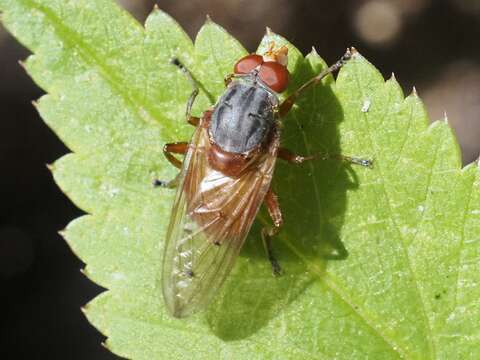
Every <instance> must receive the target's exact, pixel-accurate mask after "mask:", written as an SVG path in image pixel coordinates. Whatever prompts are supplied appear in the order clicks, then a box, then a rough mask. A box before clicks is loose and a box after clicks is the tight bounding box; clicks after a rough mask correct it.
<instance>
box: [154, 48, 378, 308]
mask: <svg viewBox="0 0 480 360" xmlns="http://www.w3.org/2000/svg"><path fill="white" fill-rule="evenodd" d="M274 47H275V45H274V44H273V43H272V44H271V46H270V48H269V49H268V50H267V51H266V52H265V53H264V54H263V55H259V54H250V55H247V56H245V57H243V58H241V59H240V60H238V61H237V62H236V64H235V65H234V68H233V74H231V75H229V76H227V77H226V78H225V84H226V90H225V92H224V94H223V95H222V96H221V98H220V99H219V100H218V102H217V104H216V105H215V106H214V107H213V108H212V109H209V110H207V111H205V112H204V113H203V116H202V117H201V118H198V117H194V116H192V115H191V108H192V104H193V102H194V100H195V97H196V96H197V95H198V86H197V84H196V82H195V80H194V78H193V76H192V75H191V73H190V72H189V71H188V70H187V69H186V68H185V67H184V66H183V65H182V64H181V63H180V61H179V60H178V59H174V60H172V63H173V64H175V65H176V66H177V67H178V68H179V69H180V70H181V71H182V72H183V73H184V74H185V75H186V76H187V78H188V79H189V81H190V83H191V84H192V87H193V91H192V94H191V96H190V98H189V100H188V103H187V110H186V119H187V121H188V122H189V123H190V124H192V125H194V126H195V127H196V130H195V132H194V134H193V137H192V139H191V140H190V142H189V143H186V142H177V143H171V144H166V145H165V147H164V154H165V156H166V158H167V159H168V160H169V161H170V162H171V163H172V164H173V165H174V166H176V167H178V168H180V169H181V171H180V173H179V174H178V176H177V177H176V178H175V179H174V180H172V181H170V182H164V181H159V180H156V181H155V184H156V185H159V186H163V187H177V192H176V197H175V201H174V205H173V209H172V213H171V218H170V223H169V226H168V231H167V237H166V245H165V252H164V257H163V265H162V266H163V273H162V287H163V297H164V299H165V303H166V306H167V309H168V310H169V312H170V313H171V314H172V315H173V316H175V317H186V316H188V315H190V314H192V313H194V312H196V311H197V310H200V309H202V308H204V307H206V306H207V305H208V304H209V302H210V301H211V300H212V299H213V297H214V295H215V294H216V292H217V291H218V289H219V288H220V287H221V286H222V284H223V283H224V281H225V279H226V277H227V275H228V274H229V273H230V271H231V269H232V268H233V265H234V263H235V259H236V258H237V256H238V254H239V252H240V250H241V248H242V245H243V243H244V241H245V238H246V236H247V234H248V232H249V230H250V228H251V226H252V223H253V221H254V219H255V217H256V215H257V212H258V211H259V208H260V205H261V204H262V203H265V205H266V207H267V209H268V213H269V214H270V217H271V218H272V220H273V226H272V227H269V228H264V229H263V230H262V233H261V237H262V240H263V244H264V246H265V249H266V252H267V256H268V259H269V260H270V262H271V264H272V270H273V273H274V274H275V275H277V274H280V271H281V270H280V266H279V264H278V262H277V260H276V259H275V257H274V255H273V253H272V246H271V239H272V237H273V236H274V235H275V234H276V233H277V232H278V231H279V229H280V227H281V226H282V224H283V218H282V212H281V210H280V206H279V202H278V199H277V196H276V194H275V193H274V192H273V191H272V188H271V180H272V175H273V171H274V169H275V162H276V160H277V158H280V159H283V160H286V161H288V162H290V163H294V164H300V163H303V162H304V161H307V160H311V159H314V158H317V157H318V156H300V155H297V154H294V153H292V152H290V151H288V150H287V149H284V148H282V147H280V126H279V125H280V122H281V121H282V118H284V117H285V115H286V114H287V113H288V112H289V110H290V109H291V108H292V106H293V104H294V103H295V100H296V99H297V97H298V96H299V95H300V94H301V93H303V92H304V91H305V90H306V89H307V88H309V87H311V86H314V85H316V84H318V83H319V82H320V81H321V80H322V79H323V78H324V77H325V76H326V75H328V74H330V73H332V72H334V71H336V70H338V69H339V68H340V67H341V66H342V65H343V64H344V63H345V62H346V61H348V60H349V59H350V58H351V56H352V52H353V51H355V50H354V49H348V50H347V52H346V53H345V54H344V55H343V56H342V58H341V59H340V60H339V61H337V62H336V63H335V64H334V65H332V66H330V67H329V68H328V69H325V70H324V71H322V72H321V73H320V74H318V75H317V76H315V77H314V78H312V79H311V80H309V81H307V82H306V83H305V84H303V85H302V86H300V87H299V88H298V89H297V90H296V91H294V92H293V93H292V94H291V95H290V96H288V97H287V98H286V99H285V100H284V101H283V102H280V100H279V98H278V94H280V93H282V92H283V91H285V89H286V88H287V85H288V79H289V72H288V70H287V61H288V48H287V47H286V46H282V47H280V48H278V49H274ZM173 154H184V155H185V158H184V160H183V163H182V162H181V161H180V160H178V159H177V158H176V157H175V156H174V155H173ZM335 157H336V158H338V157H340V158H341V159H343V160H347V161H350V162H352V163H355V164H359V165H363V166H370V165H371V161H369V160H362V159H358V158H352V157H345V156H340V155H337V156H335ZM323 158H325V156H323Z"/></svg>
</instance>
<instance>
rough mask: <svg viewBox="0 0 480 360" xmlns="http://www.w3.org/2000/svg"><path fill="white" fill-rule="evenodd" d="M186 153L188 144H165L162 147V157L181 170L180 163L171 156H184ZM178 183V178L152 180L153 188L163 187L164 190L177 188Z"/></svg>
mask: <svg viewBox="0 0 480 360" xmlns="http://www.w3.org/2000/svg"><path fill="white" fill-rule="evenodd" d="M187 151H188V143H186V142H176V143H170V144H165V146H164V147H163V155H165V157H166V158H167V160H168V161H169V162H170V163H171V164H172V165H173V166H175V167H177V168H179V169H180V168H181V167H182V162H181V161H180V160H178V159H177V158H176V157H175V156H173V154H182V155H184V154H185V153H186V152H187ZM177 183H178V176H176V177H175V178H174V179H173V180H170V181H164V180H159V179H155V180H153V186H155V187H164V188H174V187H176V186H177Z"/></svg>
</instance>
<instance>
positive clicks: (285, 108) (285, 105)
mask: <svg viewBox="0 0 480 360" xmlns="http://www.w3.org/2000/svg"><path fill="white" fill-rule="evenodd" d="M355 52H356V50H355V49H354V48H352V49H347V51H346V52H345V54H344V55H343V56H342V57H341V58H340V60H338V61H337V62H336V63H335V64H333V65H332V66H330V67H329V68H328V69H325V70H323V71H322V72H321V73H320V74H318V75H317V76H315V77H313V78H311V79H310V80H308V81H307V82H306V83H305V84H303V85H302V86H300V87H299V88H298V89H297V90H295V91H294V92H293V93H292V94H291V95H290V96H289V97H287V98H286V99H285V100H284V101H283V102H282V103H281V104H280V106H279V111H278V114H279V116H280V117H283V116H285V115H286V114H288V112H289V111H290V109H291V108H292V106H293V104H294V103H295V101H296V100H297V98H298V97H299V96H300V95H301V94H302V93H303V92H304V91H305V90H306V89H308V88H310V87H312V86H315V85H317V84H318V83H319V82H320V81H322V79H323V78H324V77H325V76H327V75H328V74H331V73H333V72H335V71H337V70H338V69H340V68H341V67H342V66H343V65H345V63H346V62H347V61H348V60H350V58H351V57H352V54H353V53H355Z"/></svg>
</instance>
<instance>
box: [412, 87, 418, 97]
mask: <svg viewBox="0 0 480 360" xmlns="http://www.w3.org/2000/svg"><path fill="white" fill-rule="evenodd" d="M411 95H412V96H413V97H414V98H418V92H417V88H416V87H415V86H414V87H413V88H412V93H411Z"/></svg>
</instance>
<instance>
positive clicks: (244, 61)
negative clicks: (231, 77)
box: [233, 54, 263, 74]
mask: <svg viewBox="0 0 480 360" xmlns="http://www.w3.org/2000/svg"><path fill="white" fill-rule="evenodd" d="M261 63H263V57H261V56H260V55H256V54H251V55H247V56H245V57H243V58H241V59H240V60H238V61H237V63H236V64H235V66H234V68H233V72H234V73H235V74H248V73H249V72H250V71H252V70H253V69H255V68H256V67H257V66H258V65H260V64H261Z"/></svg>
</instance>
